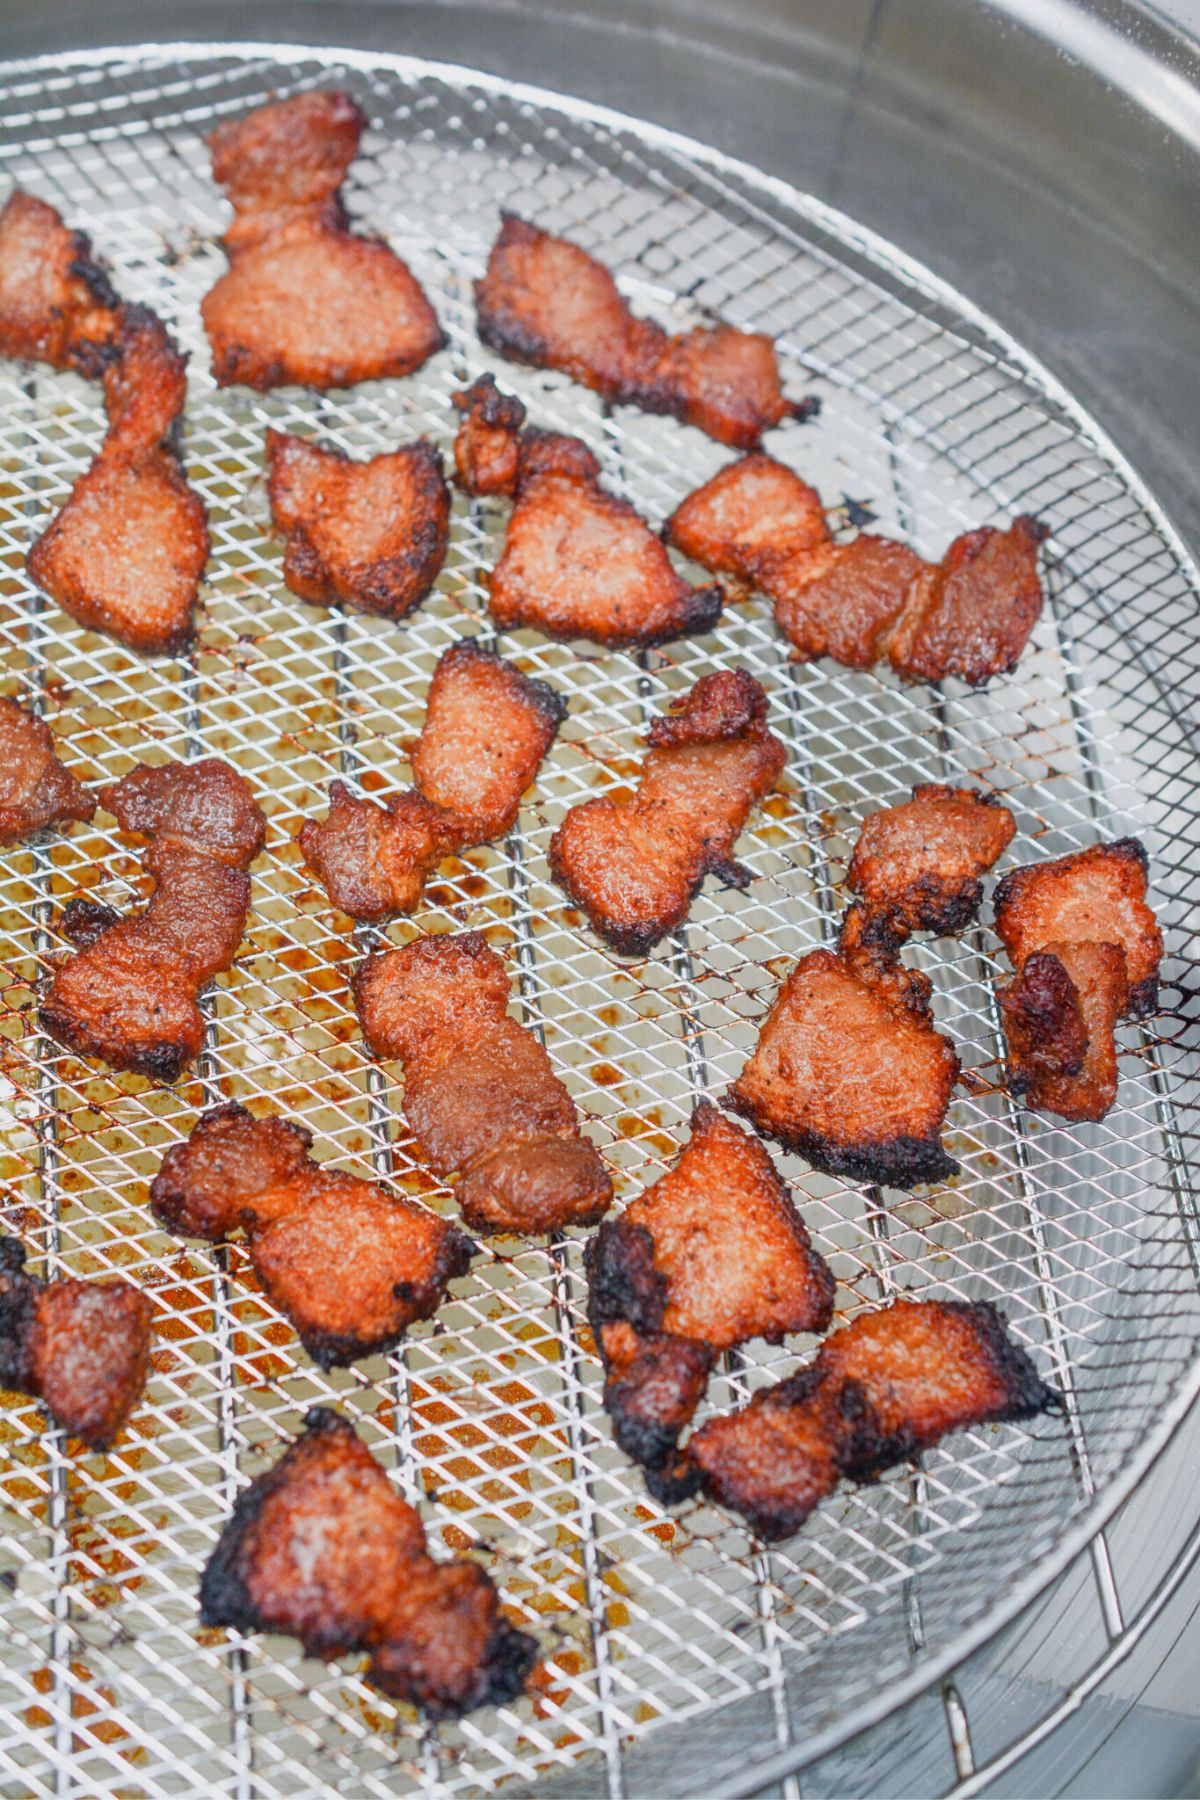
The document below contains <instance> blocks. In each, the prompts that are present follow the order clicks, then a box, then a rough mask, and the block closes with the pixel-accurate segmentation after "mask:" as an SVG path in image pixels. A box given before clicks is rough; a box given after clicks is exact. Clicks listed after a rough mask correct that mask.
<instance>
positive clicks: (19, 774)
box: [0, 699, 96, 845]
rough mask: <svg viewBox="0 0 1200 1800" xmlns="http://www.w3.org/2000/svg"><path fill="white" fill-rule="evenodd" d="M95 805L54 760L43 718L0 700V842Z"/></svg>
mask: <svg viewBox="0 0 1200 1800" xmlns="http://www.w3.org/2000/svg"><path fill="white" fill-rule="evenodd" d="M95 810H96V802H95V800H94V799H93V798H92V795H91V794H90V793H89V792H88V790H87V788H86V787H84V785H83V783H82V782H81V781H80V780H79V779H78V778H77V777H76V776H75V775H73V774H72V773H71V771H70V770H69V769H68V768H65V767H64V766H63V764H62V763H61V762H60V761H59V758H58V756H57V754H56V752H55V748H54V737H53V735H52V733H51V730H50V727H49V726H48V725H47V724H46V722H45V720H44V719H39V718H38V717H37V715H36V713H31V712H27V711H26V710H25V708H24V707H23V706H21V705H19V704H18V703H17V701H15V700H9V699H0V845H5V844H16V843H19V842H20V841H21V839H22V838H25V837H29V836H30V835H31V833H33V832H35V831H42V830H44V829H45V827H46V826H47V825H71V824H73V823H75V822H77V821H78V822H83V821H84V820H87V819H90V818H91V817H92V814H93V813H94V812H95Z"/></svg>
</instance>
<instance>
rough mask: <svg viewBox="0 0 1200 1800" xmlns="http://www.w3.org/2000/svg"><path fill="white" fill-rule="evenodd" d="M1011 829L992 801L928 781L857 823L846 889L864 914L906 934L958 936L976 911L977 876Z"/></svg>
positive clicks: (1003, 810)
mask: <svg viewBox="0 0 1200 1800" xmlns="http://www.w3.org/2000/svg"><path fill="white" fill-rule="evenodd" d="M1015 831H1016V825H1015V823H1014V821H1013V816H1012V814H1011V813H1010V812H1009V810H1008V808H1007V807H1006V806H1002V805H1001V803H1000V801H999V800H998V799H997V798H996V796H994V795H991V794H978V793H976V792H975V790H974V789H973V788H952V787H942V786H938V785H937V784H935V783H927V784H925V785H924V786H921V787H915V788H914V789H913V791H912V799H911V800H906V801H905V802H904V803H903V804H902V805H900V806H885V807H882V808H881V809H880V810H879V811H878V812H874V813H871V814H870V816H869V817H868V818H867V819H866V820H865V821H864V822H863V827H862V830H861V831H860V832H859V835H858V842H857V844H856V845H855V847H854V854H853V856H852V857H851V859H850V868H849V871H848V872H847V875H846V885H847V887H848V888H849V889H850V891H851V893H853V894H857V895H859V897H860V899H861V901H862V903H863V906H864V908H865V910H866V911H867V912H868V913H872V914H875V913H887V914H890V915H891V916H892V917H893V918H894V919H895V920H896V921H897V923H898V924H899V925H901V926H903V927H904V928H906V929H907V930H908V931H934V932H937V933H938V934H939V936H941V935H945V934H947V933H953V932H956V931H963V930H965V929H966V927H967V926H968V925H969V924H970V923H971V921H972V919H974V917H975V915H976V914H977V912H978V911H979V902H980V900H981V899H982V898H983V887H982V883H981V882H980V879H979V878H980V876H981V875H982V874H983V872H984V871H985V870H986V869H990V868H991V866H992V864H993V863H994V862H995V861H996V858H997V857H998V856H1000V854H1001V853H1002V852H1003V851H1004V850H1005V849H1006V848H1007V846H1008V845H1009V844H1010V843H1011V841H1012V837H1013V833H1014V832H1015Z"/></svg>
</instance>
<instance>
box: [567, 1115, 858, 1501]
mask: <svg viewBox="0 0 1200 1800" xmlns="http://www.w3.org/2000/svg"><path fill="white" fill-rule="evenodd" d="M585 1264H586V1268H587V1273H588V1284H589V1290H588V1319H589V1322H590V1324H591V1327H592V1330H593V1332H594V1334H595V1337H596V1341H597V1345H598V1347H599V1349H600V1352H601V1355H602V1356H603V1358H604V1362H605V1368H606V1373H607V1377H608V1379H607V1381H606V1384H605V1405H606V1407H607V1409H608V1411H609V1413H610V1414H611V1416H612V1419H613V1428H614V1434H615V1436H616V1439H617V1442H618V1443H619V1444H620V1445H621V1447H622V1449H624V1450H625V1451H626V1452H627V1453H628V1454H629V1455H630V1456H632V1457H633V1458H634V1459H635V1461H638V1462H641V1463H643V1464H646V1465H647V1466H650V1467H655V1466H659V1465H661V1464H662V1463H663V1462H664V1461H665V1460H666V1458H667V1456H668V1455H669V1454H670V1453H671V1452H673V1451H674V1449H675V1445H676V1442H677V1439H678V1435H679V1432H680V1431H681V1430H682V1428H683V1426H684V1425H685V1424H686V1423H687V1422H688V1420H689V1419H690V1418H691V1414H692V1411H694V1409H695V1406H696V1404H698V1402H699V1400H700V1398H701V1397H702V1395H703V1393H704V1386H705V1380H704V1378H706V1377H707V1373H708V1369H709V1367H710V1366H711V1363H712V1361H713V1359H714V1358H715V1356H717V1355H718V1354H719V1353H721V1352H722V1351H725V1350H731V1349H733V1347H734V1346H735V1345H737V1344H743V1343H745V1342H746V1341H747V1340H748V1339H750V1338H754V1337H763V1338H766V1339H768V1340H769V1341H770V1342H773V1343H778V1342H780V1341H781V1340H782V1339H783V1338H784V1337H785V1336H786V1335H787V1334H788V1333H790V1332H797V1331H824V1329H825V1327H826V1326H827V1325H828V1324H829V1320H830V1318H831V1316H832V1313H833V1277H832V1275H831V1274H830V1272H829V1269H828V1267H827V1265H826V1264H825V1262H824V1260H823V1259H822V1257H821V1256H820V1255H819V1254H818V1253H817V1251H816V1250H815V1249H814V1248H813V1245H812V1241H811V1239H810V1238H809V1235H808V1232H807V1230H806V1229H805V1226H804V1222H803V1220H802V1219H801V1217H800V1215H799V1213H798V1212H797V1210H796V1207H795V1205H794V1203H793V1201H792V1198H791V1196H790V1194H789V1193H788V1190H787V1188H786V1187H785V1186H784V1184H783V1182H782V1181H781V1180H780V1178H779V1175H778V1173H777V1172H776V1169H775V1167H774V1164H773V1163H772V1161H771V1159H770V1157H769V1156H768V1155H767V1153H766V1151H765V1150H764V1149H763V1147H762V1145H761V1144H760V1143H758V1141H757V1140H756V1139H755V1138H752V1137H750V1136H748V1135H747V1133H746V1132H744V1131H742V1130H740V1129H739V1127H738V1126H736V1125H734V1124H733V1123H732V1121H731V1120H729V1119H727V1118H725V1117H724V1115H723V1114H721V1113H719V1112H718V1111H717V1109H716V1107H714V1106H712V1105H711V1104H710V1103H709V1102H707V1101H703V1102H701V1104H700V1105H699V1106H698V1107H697V1108H696V1111H695V1113H694V1114H693V1117H692V1135H691V1139H690V1140H689V1142H688V1144H687V1145H686V1147H685V1148H684V1149H683V1150H682V1151H681V1152H680V1154H679V1157H678V1159H677V1160H676V1162H675V1165H674V1167H673V1168H672V1169H670V1170H669V1171H668V1172H667V1174H666V1175H664V1176H663V1177H662V1178H661V1179H660V1180H659V1181H657V1182H655V1183H654V1185H653V1186H652V1187H650V1188H648V1189H647V1190H646V1192H645V1193H644V1194H642V1195H640V1196H639V1197H638V1199H636V1200H634V1201H633V1202H632V1204H631V1205H630V1206H629V1207H627V1208H626V1210H625V1212H624V1213H623V1214H622V1215H621V1217H620V1218H619V1219H615V1220H608V1221H606V1222H605V1223H604V1224H602V1225H601V1227H600V1229H599V1231H598V1232H597V1234H596V1236H595V1237H594V1238H593V1239H592V1240H591V1242H590V1243H589V1244H588V1247H587V1251H586V1253H585ZM680 1373H683V1375H684V1376H685V1378H686V1379H685V1381H684V1384H683V1386H682V1388H681V1387H680V1385H679V1375H680ZM689 1397H690V1398H691V1408H690V1410H687V1411H686V1412H685V1411H684V1402H685V1400H686V1399H687V1398H689Z"/></svg>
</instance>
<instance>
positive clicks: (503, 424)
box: [450, 284, 528, 433]
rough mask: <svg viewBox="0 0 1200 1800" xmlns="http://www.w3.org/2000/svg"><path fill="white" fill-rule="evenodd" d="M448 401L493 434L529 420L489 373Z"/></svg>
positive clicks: (477, 377) (518, 425) (515, 430)
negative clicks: (493, 431) (485, 426)
mask: <svg viewBox="0 0 1200 1800" xmlns="http://www.w3.org/2000/svg"><path fill="white" fill-rule="evenodd" d="M476 285H477V286H478V284H476ZM481 335H482V334H481ZM485 342H486V339H485ZM450 401H451V404H452V405H453V406H454V407H455V408H456V409H457V410H458V411H459V412H463V413H470V414H471V415H472V416H473V417H475V418H478V419H479V420H480V422H481V423H482V424H484V425H490V426H491V427H492V429H493V430H495V431H511V432H514V433H515V432H518V431H520V429H521V427H522V425H524V423H525V420H526V418H527V417H528V414H527V413H526V410H525V406H524V404H523V403H522V402H521V401H520V400H518V398H517V396H516V395H515V394H508V393H505V391H504V389H503V388H502V387H501V386H500V384H499V383H498V382H497V380H496V377H495V376H494V375H493V374H492V373H491V372H490V371H489V372H488V373H487V374H484V375H477V376H476V378H475V380H474V381H473V382H472V383H471V385H470V387H465V388H459V389H457V391H456V392H455V393H453V394H451V396H450Z"/></svg>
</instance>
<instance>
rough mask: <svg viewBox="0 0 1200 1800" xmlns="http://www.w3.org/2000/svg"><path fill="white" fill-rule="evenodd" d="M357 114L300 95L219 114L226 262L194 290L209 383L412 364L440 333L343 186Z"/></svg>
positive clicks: (358, 126)
mask: <svg viewBox="0 0 1200 1800" xmlns="http://www.w3.org/2000/svg"><path fill="white" fill-rule="evenodd" d="M365 126H366V117H365V115H364V114H363V112H362V111H361V109H360V108H359V106H358V105H357V104H356V102H355V101H354V100H352V99H351V97H350V96H349V94H344V93H337V92H333V93H324V92H322V93H308V94H297V95H295V96H293V97H292V98H291V99H289V100H279V101H273V102H271V103H270V104H269V105H267V106H260V107H258V108H256V110H255V111H253V112H251V113H248V114H247V115H246V116H245V117H244V118H241V119H233V120H227V121H225V122H223V123H222V124H220V125H218V126H217V128H216V130H215V131H214V132H213V133H212V135H211V137H210V138H209V148H210V150H211V152H212V169H213V178H214V180H215V181H216V182H217V183H218V185H219V186H221V187H223V188H224V189H225V192H226V193H227V194H228V196H229V199H230V201H231V202H232V204H233V209H234V218H233V222H232V224H231V226H230V228H229V230H228V232H227V233H226V235H225V250H226V253H227V255H228V257H229V263H230V267H229V270H228V272H227V273H226V274H225V275H223V276H222V277H221V278H220V280H219V281H218V282H217V283H216V285H215V286H214V287H212V288H211V289H210V290H209V292H208V293H207V294H206V295H205V297H204V299H203V301H202V302H201V309H200V310H201V313H202V315H203V319H204V327H205V330H206V331H207V333H208V337H209V342H210V344H211V346H212V357H213V371H214V373H215V375H216V378H217V383H218V385H219V386H221V387H227V386H229V385H230V384H231V383H234V382H242V383H244V384H245V385H246V386H248V387H253V388H258V389H260V390H263V389H267V388H272V387H278V386H280V385H281V384H282V383H285V382H296V383H299V384H300V385H301V386H303V387H315V388H330V387H349V386H351V385H353V383H355V382H359V381H372V380H377V379H380V378H382V377H384V376H390V375H409V374H411V373H412V371H413V370H414V369H418V368H420V366H421V364H422V363H423V362H425V361H426V360H427V359H428V358H429V357H430V356H432V355H433V353H434V352H435V351H436V350H440V349H441V348H442V346H443V344H444V343H445V342H446V339H445V336H444V334H443V332H442V330H441V327H440V326H439V324H438V322H437V317H436V315H435V313H434V310H433V308H432V306H431V305H430V304H429V301H428V299H427V298H426V296H425V293H424V291H423V290H422V288H421V286H420V283H419V282H418V281H417V279H416V277H415V276H414V275H413V274H412V272H411V270H410V269H409V268H408V266H407V265H406V264H405V263H403V262H402V261H401V260H400V258H399V257H398V256H397V255H396V253H395V251H394V250H392V249H391V248H390V247H389V246H388V245H387V244H386V243H384V242H383V240H382V239H380V238H376V237H369V236H365V235H361V234H359V233H356V232H354V231H352V230H351V229H350V226H349V222H348V220H347V217H346V213H345V211H344V209H343V207H342V203H341V199H340V188H341V184H342V181H343V180H344V178H345V175H346V172H347V170H348V169H349V167H350V164H351V163H352V162H353V160H354V158H355V156H356V155H357V153H358V144H359V139H360V137H361V136H362V133H363V130H364V128H365Z"/></svg>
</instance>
